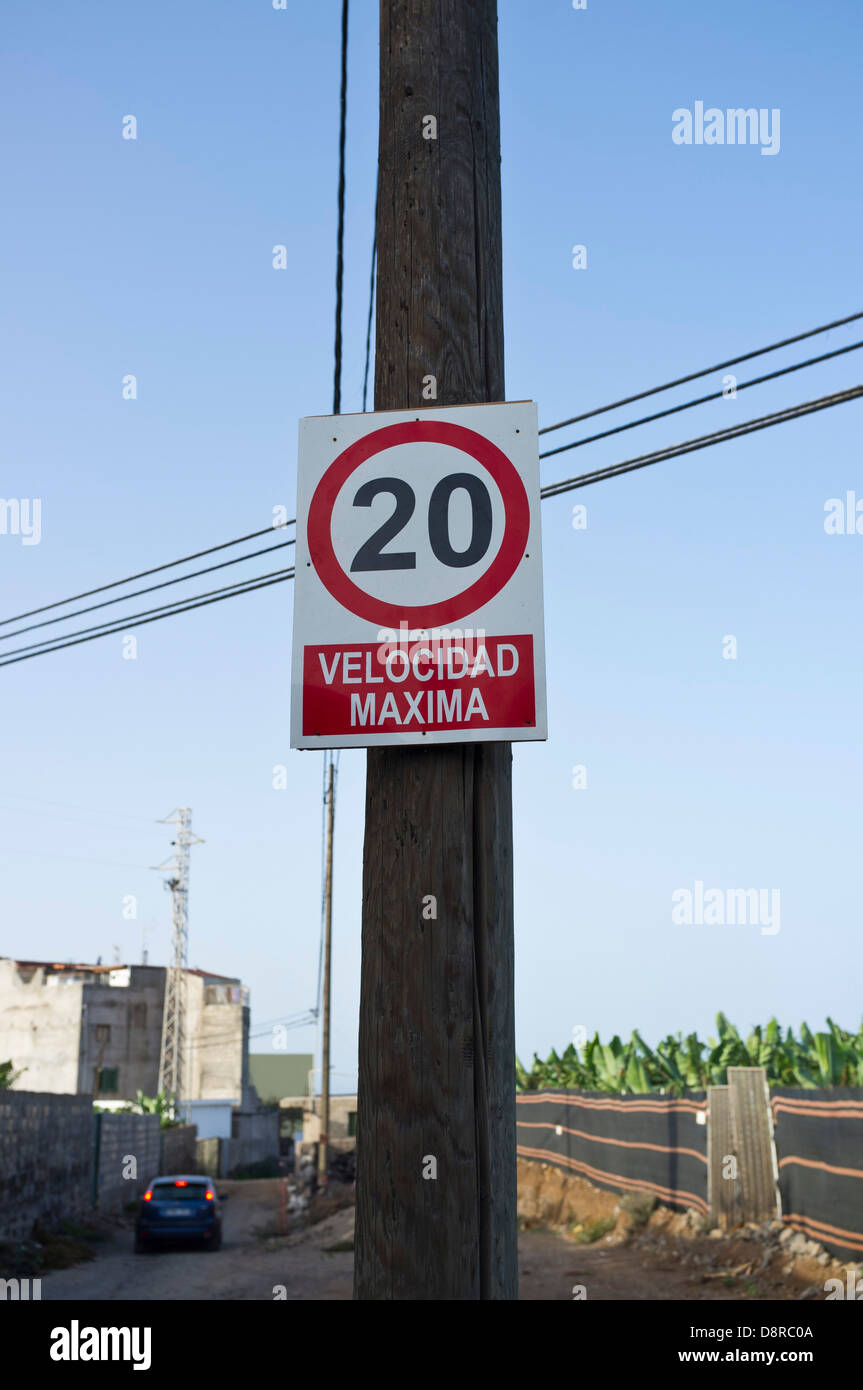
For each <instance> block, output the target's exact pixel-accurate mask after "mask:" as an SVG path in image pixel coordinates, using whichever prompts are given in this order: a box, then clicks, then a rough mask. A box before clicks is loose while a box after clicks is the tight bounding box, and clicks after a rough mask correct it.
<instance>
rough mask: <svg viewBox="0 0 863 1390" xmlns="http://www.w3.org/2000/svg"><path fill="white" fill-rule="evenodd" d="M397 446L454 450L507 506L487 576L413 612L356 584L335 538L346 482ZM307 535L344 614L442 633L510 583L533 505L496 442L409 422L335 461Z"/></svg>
mask: <svg viewBox="0 0 863 1390" xmlns="http://www.w3.org/2000/svg"><path fill="white" fill-rule="evenodd" d="M397 444H448V445H449V446H450V447H451V448H453V449H460V450H461V451H462V453H465V454H469V455H470V456H471V458H473V459H475V460H476V462H477V463H479V464H481V466H482V467H483V468H484V469H486V471H487V472H488V473H490V474H491V476H492V478H493V479H494V481H495V482H496V483H497V486H498V488H499V489H500V494H501V497H502V498H503V505H504V517H505V522H504V531H503V540H502V541H501V543H500V548H499V549H498V552H497V554H496V555H495V557H494V559H493V560H492V562H491V564H490V565H489V567H488V569H487V570H486V571H485V574H483V575H481V576H480V578H479V579H477V580H475V581H474V583H473V584H471V585H470V586H469V588H467V589H464V590H462V592H461V593H460V594H454V595H453V597H452V598H448V599H445V600H442V601H441V602H440V603H427V604H421V605H419V606H417V607H413V608H408V607H403V606H400V605H398V604H395V603H387V602H386V600H385V599H378V598H375V597H374V595H373V594H368V593H366V591H365V589H361V588H360V587H359V585H358V584H355V583H354V581H353V580H352V579H351V578H349V576H348V575H347V574H345V571H344V570H343V569H342V566H341V565H340V563H339V560H338V557H337V556H336V552H335V550H334V549H333V541H332V535H331V527H332V519H333V507H334V506H335V503H336V498H337V497H338V495H339V493H340V492H341V490H342V488H343V487H344V485H345V483H346V482H347V480H348V478H349V477H350V476H351V474H352V473H353V472H354V471H355V470H356V469H357V468H359V466H360V464H362V463H365V462H366V460H367V459H370V458H372V457H373V456H374V455H375V454H379V453H380V452H381V451H382V450H383V449H392V448H393V447H394V446H395V445H397ZM306 529H307V536H308V542H309V555H310V556H311V559H312V563H313V564H314V567H315V569H316V571H317V573H318V577H319V579H320V581H321V583H322V584H323V585H324V586H325V588H327V589H328V590H329V592H330V593H331V594H332V596H333V598H334V599H335V600H336V601H337V602H338V603H340V604H341V605H342V607H343V608H347V609H348V610H349V612H351V613H355V614H356V615H357V617H358V618H365V619H366V620H367V621H368V622H372V623H377V624H378V626H379V627H397V626H398V625H399V623H401V622H407V624H408V626H409V627H419V628H425V627H436V626H439V625H440V624H442V623H446V622H448V621H450V620H451V619H452V618H454V617H457V616H465V615H466V614H468V613H474V612H476V610H477V609H478V608H481V607H482V605H483V604H484V603H488V602H489V601H490V600H491V599H493V598H494V596H495V594H497V593H499V592H500V590H501V589H502V588H503V586H504V585H505V584H507V583H508V582H509V580H510V579H511V578H512V576H513V575H514V574H515V571H516V569H517V568H518V565H519V562H520V560H521V557H522V556H523V555H524V552H525V549H526V547H527V539H528V534H529V532H530V504H529V502H528V500H527V493H526V491H525V487H524V483H523V482H522V480H521V478H520V477H519V474H518V472H517V470H516V469H515V468H514V467H513V465H512V463H511V462H510V460H509V459H508V458H507V456H506V454H505V453H504V452H503V450H502V449H499V448H498V447H497V445H496V444H492V442H491V440H489V439H486V438H485V437H484V436H483V435H481V434H477V432H476V430H469V429H467V428H466V426H464V425H453V424H451V423H450V422H449V421H447V420H407V421H405V422H404V423H403V424H400V425H384V426H382V428H381V429H378V430H373V431H372V432H371V434H366V435H363V437H362V439H358V440H356V442H355V443H353V444H349V445H348V447H347V449H345V450H344V451H343V452H342V453H341V454H339V456H338V458H336V459H334V460H333V462H332V463H331V464H330V466H329V468H328V469H327V471H326V473H325V474H324V476H323V477H322V478H321V481H320V482H319V483H318V485H317V487H316V488H315V493H314V496H313V497H312V502H311V506H310V507H309V519H308V524H307V528H306Z"/></svg>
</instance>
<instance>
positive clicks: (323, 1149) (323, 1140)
mask: <svg viewBox="0 0 863 1390" xmlns="http://www.w3.org/2000/svg"><path fill="white" fill-rule="evenodd" d="M333 781H334V779H333V755H332V753H331V754H330V766H329V771H328V774H327V857H326V868H325V876H324V1027H323V1033H324V1040H323V1047H322V1048H321V1134H320V1139H319V1141H318V1187H319V1188H320V1190H321V1191H323V1192H326V1190H327V1146H328V1142H329V1137H330V966H331V962H332V955H333V818H334V815H335V797H334V795H333Z"/></svg>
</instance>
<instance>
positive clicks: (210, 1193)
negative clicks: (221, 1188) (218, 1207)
mask: <svg viewBox="0 0 863 1390" xmlns="http://www.w3.org/2000/svg"><path fill="white" fill-rule="evenodd" d="M214 1195H215V1194H214V1193H212V1192H208V1193H207V1195H206V1199H205V1200H206V1201H208V1202H212V1201H213V1200H214Z"/></svg>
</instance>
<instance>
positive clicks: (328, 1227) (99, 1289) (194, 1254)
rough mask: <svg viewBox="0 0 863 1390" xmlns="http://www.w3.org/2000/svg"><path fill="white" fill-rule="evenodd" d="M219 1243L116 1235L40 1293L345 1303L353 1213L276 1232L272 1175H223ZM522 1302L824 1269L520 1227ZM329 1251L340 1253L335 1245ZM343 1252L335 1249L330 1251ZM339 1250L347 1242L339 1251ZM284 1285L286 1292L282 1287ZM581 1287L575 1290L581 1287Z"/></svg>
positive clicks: (700, 1243) (810, 1278)
mask: <svg viewBox="0 0 863 1390" xmlns="http://www.w3.org/2000/svg"><path fill="white" fill-rule="evenodd" d="M220 1189H221V1190H223V1191H226V1192H229V1193H230V1194H231V1195H230V1200H229V1201H228V1202H227V1204H226V1206H225V1224H224V1239H223V1245H222V1249H221V1250H219V1251H213V1252H209V1251H206V1250H200V1249H195V1248H192V1249H188V1250H183V1249H174V1250H164V1251H160V1252H158V1253H156V1254H147V1255H135V1254H133V1252H132V1230H131V1227H124V1228H121V1229H118V1230H116V1232H115V1233H113V1234H112V1235H111V1236H110V1238H109V1239H108V1240H106V1241H105V1242H104V1243H102V1244H100V1246H99V1253H98V1254H97V1256H96V1258H95V1259H94V1260H92V1261H91V1262H89V1263H86V1264H80V1265H76V1266H75V1267H74V1268H72V1269H66V1270H62V1271H55V1272H54V1273H51V1274H47V1275H45V1276H44V1277H43V1282H42V1297H43V1299H55V1300H56V1299H74V1300H78V1299H82V1300H96V1301H101V1300H113V1299H139V1300H142V1301H144V1302H146V1301H148V1300H151V1299H170V1300H184V1299H188V1300H207V1301H226V1302H229V1301H236V1300H247V1299H257V1300H260V1299H264V1300H270V1301H272V1300H274V1299H275V1298H277V1297H281V1298H285V1299H287V1300H290V1301H295V1300H340V1299H343V1300H348V1299H350V1298H351V1296H352V1282H353V1251H352V1245H353V1227H354V1209H353V1207H346V1208H344V1209H342V1210H339V1211H336V1212H335V1213H334V1214H333V1215H331V1216H328V1217H327V1218H326V1219H325V1220H324V1221H321V1222H320V1223H319V1224H316V1225H313V1226H308V1227H305V1228H304V1229H302V1228H300V1227H299V1226H298V1225H297V1223H296V1222H295V1223H294V1229H293V1230H291V1229H290V1227H289V1231H288V1235H287V1236H284V1235H281V1234H280V1231H279V1195H280V1183H279V1180H278V1179H262V1180H260V1181H253V1182H224V1183H221V1184H220ZM518 1244H519V1297H520V1299H522V1300H534V1301H535V1300H544V1301H547V1302H566V1301H571V1300H573V1299H574V1298H581V1297H583V1298H585V1299H587V1300H588V1301H594V1300H615V1301H617V1300H620V1301H627V1300H639V1301H640V1300H650V1301H662V1300H666V1299H682V1300H686V1301H691V1302H701V1301H705V1300H709V1301H711V1302H716V1301H723V1302H725V1301H732V1300H735V1301H754V1300H759V1299H763V1298H768V1299H777V1298H778V1299H791V1300H793V1299H799V1298H801V1297H813V1296H815V1297H821V1298H823V1297H824V1296H825V1294H824V1278H825V1275H826V1274H827V1273H829V1272H830V1271H828V1270H827V1269H825V1268H822V1267H820V1266H819V1265H818V1264H817V1263H815V1262H813V1261H810V1262H806V1263H805V1264H803V1265H799V1264H798V1265H797V1266H795V1269H794V1271H793V1273H792V1271H791V1268H790V1266H788V1268H787V1269H785V1270H783V1269H782V1268H781V1265H782V1263H783V1262H784V1260H785V1259H786V1258H787V1256H786V1255H781V1256H779V1257H778V1258H773V1257H772V1256H771V1255H770V1253H769V1251H766V1249H765V1247H764V1246H763V1245H761V1244H759V1243H758V1242H757V1241H755V1240H752V1239H748V1238H746V1236H745V1234H737V1235H734V1236H730V1237H729V1238H728V1239H727V1240H726V1239H723V1240H721V1241H716V1240H711V1239H707V1238H700V1239H693V1240H686V1241H679V1240H676V1239H673V1238H669V1237H667V1236H666V1234H664V1233H663V1232H662V1231H661V1230H660V1231H659V1232H657V1233H650V1232H646V1233H644V1234H643V1235H641V1236H637V1237H636V1238H635V1239H633V1240H624V1241H617V1242H616V1243H615V1241H614V1239H613V1238H612V1237H609V1238H608V1239H607V1240H600V1241H597V1242H595V1243H594V1244H591V1245H579V1244H577V1243H576V1241H575V1240H573V1239H571V1238H569V1237H567V1236H566V1235H564V1234H561V1233H560V1232H558V1231H556V1230H552V1229H548V1228H538V1229H528V1230H524V1231H521V1232H520V1234H519V1240H518ZM333 1247H336V1248H333ZM338 1247H342V1248H338ZM344 1247H347V1248H344ZM282 1290H283V1292H282ZM581 1290H583V1292H581Z"/></svg>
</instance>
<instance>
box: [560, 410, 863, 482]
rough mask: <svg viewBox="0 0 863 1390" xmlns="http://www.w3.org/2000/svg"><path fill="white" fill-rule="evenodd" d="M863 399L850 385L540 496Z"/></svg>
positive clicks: (586, 475) (577, 479) (603, 470)
mask: <svg viewBox="0 0 863 1390" xmlns="http://www.w3.org/2000/svg"><path fill="white" fill-rule="evenodd" d="M859 396H863V385H860V386H850V387H849V388H848V389H847V391H837V392H836V393H835V395H832V396H821V397H819V399H818V400H814V401H804V402H803V403H802V404H800V405H796V406H789V407H788V408H787V409H786V410H778V411H776V412H775V413H774V414H773V415H762V416H761V417H760V418H759V419H757V420H746V421H744V422H743V423H742V424H740V425H731V426H729V427H728V428H727V429H724V430H716V431H715V432H714V433H713V434H704V435H701V436H700V437H699V438H698V439H687V440H684V442H683V443H682V444H672V445H671V446H670V447H669V448H667V449H657V450H654V452H653V453H651V454H641V455H640V456H639V457H638V458H632V459H625V460H624V461H623V462H622V463H613V464H610V465H609V466H608V468H596V469H594V471H593V472H592V473H580V474H579V475H578V476H577V477H575V478H562V479H561V480H560V481H559V482H557V483H549V485H548V486H547V487H544V488H541V489H540V496H541V497H542V498H543V499H545V498H546V497H557V496H558V494H559V493H562V492H571V491H572V490H573V489H574V488H578V487H587V486H589V484H590V483H600V482H604V481H605V479H606V478H616V477H617V475H618V474H619V473H631V472H632V471H633V470H634V469H636V468H647V467H648V466H649V465H650V464H652V463H662V462H663V460H664V459H671V458H678V457H679V456H680V455H681V454H690V453H693V452H694V451H695V450H696V449H706V448H707V447H708V446H709V445H711V444H723V443H724V442H725V441H726V440H727V439H737V438H738V437H739V436H740V435H744V434H752V433H753V431H755V430H763V429H768V428H769V427H770V426H771V425H782V424H784V423H785V421H786V420H796V419H798V418H799V417H800V416H803V415H811V414H812V413H813V411H816V410H827V409H829V407H830V406H834V405H844V404H845V402H846V401H853V400H856V399H857V398H858V397H859Z"/></svg>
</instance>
